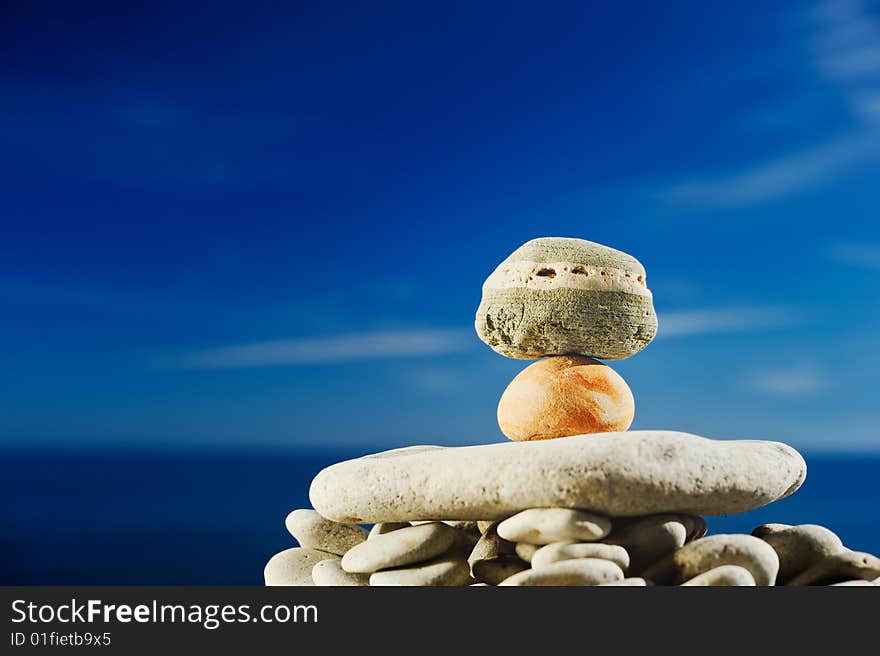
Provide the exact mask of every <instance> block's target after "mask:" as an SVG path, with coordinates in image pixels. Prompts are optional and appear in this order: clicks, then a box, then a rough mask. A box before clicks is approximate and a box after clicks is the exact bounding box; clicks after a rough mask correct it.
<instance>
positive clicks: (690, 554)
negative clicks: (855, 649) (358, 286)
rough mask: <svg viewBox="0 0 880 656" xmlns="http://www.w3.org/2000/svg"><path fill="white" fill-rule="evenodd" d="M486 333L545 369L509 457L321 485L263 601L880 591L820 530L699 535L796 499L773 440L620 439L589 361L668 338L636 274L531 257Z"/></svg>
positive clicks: (521, 386)
mask: <svg viewBox="0 0 880 656" xmlns="http://www.w3.org/2000/svg"><path fill="white" fill-rule="evenodd" d="M476 329H477V334H478V335H479V337H480V338H481V339H482V340H483V341H484V342H486V343H487V344H488V345H489V346H491V347H492V348H493V349H494V350H495V351H497V352H498V353H500V354H502V355H505V356H508V357H514V358H521V359H529V358H541V359H539V360H538V361H537V362H536V363H534V364H532V365H530V366H529V367H526V368H525V369H524V370H523V371H522V372H521V373H520V374H519V375H518V376H517V377H516V378H514V380H513V381H512V382H511V383H510V385H509V386H508V388H507V390H506V391H505V392H504V394H503V395H502V398H501V401H500V403H499V406H498V421H499V425H500V427H501V430H502V432H503V433H504V434H505V435H506V436H507V437H509V438H510V439H511V440H512V441H511V442H504V443H498V444H488V445H478V446H466V447H455V448H450V447H439V446H412V447H407V448H403V449H395V450H393V451H386V452H383V453H378V454H374V455H369V456H364V457H362V458H356V459H354V460H348V461H346V462H341V463H338V464H335V465H333V466H331V467H328V468H326V469H324V470H323V471H321V472H319V473H318V475H317V476H316V477H315V478H314V480H313V481H312V484H311V488H310V490H309V497H310V500H311V503H312V506H313V507H314V510H294V511H293V512H292V513H290V515H288V517H287V521H286V525H287V528H288V530H289V531H290V533H291V534H292V535H293V537H294V538H296V540H297V541H298V542H299V544H300V546H299V547H293V548H290V549H286V550H285V551H282V552H281V553H278V554H276V555H275V556H273V557H272V558H271V560H270V561H269V562H268V564H267V565H266V567H265V571H264V576H265V581H266V584H267V585H319V586H366V585H370V586H464V585H486V586H602V585H612V586H621V585H623V586H645V585H686V586H715V585H726V586H744V585H752V586H754V585H758V586H769V585H791V586H803V585H874V584H877V585H880V559H878V558H876V557H875V556H872V555H870V554H867V553H861V552H857V551H853V550H851V549H848V548H847V547H845V546H844V545H843V544H842V542H841V540H840V538H838V537H837V536H836V535H835V534H834V533H833V532H831V531H830V530H828V529H827V528H824V527H822V526H817V525H812V524H804V525H799V526H789V525H785V524H765V525H762V526H759V527H757V528H756V529H755V530H754V531H752V534H751V535H744V534H734V535H711V536H706V535H705V534H706V522H705V521H704V520H703V519H702V516H704V515H727V514H732V513H742V512H747V511H749V510H752V509H754V508H758V507H760V506H763V505H765V504H768V503H771V502H773V501H776V500H777V499H781V498H783V497H786V496H788V495H790V494H792V493H793V492H795V491H796V490H797V489H798V488H799V487H800V485H801V483H803V481H804V479H805V477H806V464H805V463H804V460H803V458H802V457H801V455H800V454H799V453H798V452H797V451H795V450H794V449H793V448H791V447H790V446H788V445H786V444H782V443H780V442H771V441H761V440H713V439H708V438H705V437H700V436H697V435H691V434H688V433H681V432H675V431H665V430H653V431H629V430H627V429H628V428H629V426H630V425H631V423H632V420H633V416H634V412H635V401H634V398H633V395H632V393H631V391H630V389H629V387H628V386H627V384H626V382H625V381H624V380H623V379H622V378H621V377H620V376H619V375H618V374H617V373H616V372H614V371H613V370H612V369H611V368H610V367H608V366H607V365H606V364H604V363H602V362H599V361H598V360H596V359H595V358H597V357H598V358H606V359H620V358H625V357H629V356H631V355H634V354H635V353H637V352H638V351H640V350H641V349H642V348H644V347H645V346H647V344H648V343H649V342H650V341H651V339H653V337H654V335H655V334H656V330H657V319H656V316H655V314H654V309H653V305H652V296H651V293H650V291H649V290H648V288H647V284H646V274H645V270H644V268H643V267H642V265H641V264H640V263H639V262H638V261H637V260H635V258H633V257H631V256H629V255H626V254H625V253H621V252H620V251H615V250H614V249H610V248H607V247H605V246H601V245H599V244H594V243H591V242H586V241H583V240H580V239H562V238H543V239H536V240H532V241H530V242H527V243H526V244H524V245H523V246H522V247H520V248H519V249H517V250H516V251H515V252H514V253H513V254H512V255H511V256H509V257H508V258H507V259H506V260H504V261H503V262H502V263H501V264H500V265H499V266H498V268H496V270H495V271H494V272H493V273H492V275H490V276H489V278H488V279H487V281H486V283H485V284H484V286H483V299H482V301H481V303H480V307H479V309H478V311H477V319H476ZM367 526H371V528H369V529H368V528H367Z"/></svg>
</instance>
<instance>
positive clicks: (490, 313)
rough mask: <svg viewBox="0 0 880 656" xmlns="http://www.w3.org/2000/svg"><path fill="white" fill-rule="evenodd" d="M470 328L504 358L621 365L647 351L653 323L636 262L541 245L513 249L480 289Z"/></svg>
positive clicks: (586, 249) (550, 241)
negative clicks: (579, 358) (581, 358)
mask: <svg viewBox="0 0 880 656" xmlns="http://www.w3.org/2000/svg"><path fill="white" fill-rule="evenodd" d="M475 327H476V330H477V335H479V337H480V339H481V340H483V341H484V342H485V343H486V344H488V345H489V346H491V347H492V348H493V349H494V350H495V351H497V352H498V353H500V354H501V355H505V356H507V357H510V358H522V359H532V358H539V357H542V356H545V355H562V354H572V353H577V354H581V355H587V356H591V357H595V358H600V359H611V360H619V359H622V358H627V357H629V356H631V355H633V354H634V353H637V352H638V351H640V350H642V349H643V348H644V347H645V346H647V345H648V343H649V342H650V341H651V340H652V339H653V338H654V335H655V334H656V332H657V316H656V314H655V313H654V305H653V299H652V296H651V292H650V291H649V290H648V287H647V284H646V277H645V269H644V267H643V266H642V265H641V264H640V263H639V261H638V260H636V259H635V258H634V257H632V256H631V255H627V254H626V253H623V252H621V251H618V250H615V249H613V248H608V247H607V246H602V245H601V244H596V243H593V242H591V241H585V240H583V239H572V238H565V237H541V238H539V239H533V240H531V241H529V242H526V243H525V244H523V245H522V246H520V247H519V248H517V249H516V250H515V251H514V252H513V253H511V254H510V255H509V256H508V257H507V258H506V259H505V260H504V261H503V262H501V264H499V265H498V267H497V268H496V269H495V271H493V272H492V274H491V275H490V276H489V277H488V278H487V279H486V281H485V282H484V283H483V296H482V299H481V301H480V306H479V308H478V309H477V316H476V320H475Z"/></svg>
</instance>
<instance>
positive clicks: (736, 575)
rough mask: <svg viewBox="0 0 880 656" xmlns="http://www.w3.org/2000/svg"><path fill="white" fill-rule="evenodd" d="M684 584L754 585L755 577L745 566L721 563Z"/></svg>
mask: <svg viewBox="0 0 880 656" xmlns="http://www.w3.org/2000/svg"><path fill="white" fill-rule="evenodd" d="M682 585H683V586H709V585H713V586H754V585H755V577H754V576H752V573H751V572H750V571H749V570H747V569H746V568H745V567H740V566H739V565H721V566H720V567H714V568H712V569H710V570H709V571H707V572H703V573H702V574H698V575H697V576H695V577H694V578H692V579H690V580H688V581H685V582H684V583H682Z"/></svg>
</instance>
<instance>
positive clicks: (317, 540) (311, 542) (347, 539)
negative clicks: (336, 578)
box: [284, 510, 367, 556]
mask: <svg viewBox="0 0 880 656" xmlns="http://www.w3.org/2000/svg"><path fill="white" fill-rule="evenodd" d="M284 525H285V526H286V527H287V530H288V531H289V532H290V534H291V535H292V536H293V537H294V538H296V541H297V542H299V545H300V546H301V547H307V548H309V549H318V550H320V551H328V552H330V553H334V554H337V555H339V556H342V555H343V554H344V553H345V552H346V551H348V550H349V549H351V548H352V547H353V546H355V545H356V544H360V543H361V542H363V541H364V540H366V539H367V530H366V529H365V528H363V527H362V526H357V525H355V524H341V523H339V522H334V521H332V520H330V519H326V518H324V517H321V515H320V514H318V513H317V512H315V511H314V510H294V511H293V512H291V513H290V514H289V515H288V516H287V518H286V519H285V520H284Z"/></svg>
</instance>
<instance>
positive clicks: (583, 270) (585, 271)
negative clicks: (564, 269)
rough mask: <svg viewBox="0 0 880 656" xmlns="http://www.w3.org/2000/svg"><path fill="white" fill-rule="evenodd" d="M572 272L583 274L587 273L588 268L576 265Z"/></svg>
mask: <svg viewBox="0 0 880 656" xmlns="http://www.w3.org/2000/svg"><path fill="white" fill-rule="evenodd" d="M571 272H572V273H576V274H579V275H582V276H585V275H587V270H586V269H585V268H584V267H582V266H576V267H575V268H574V269H572V270H571Z"/></svg>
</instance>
